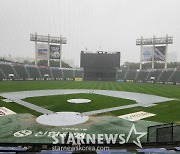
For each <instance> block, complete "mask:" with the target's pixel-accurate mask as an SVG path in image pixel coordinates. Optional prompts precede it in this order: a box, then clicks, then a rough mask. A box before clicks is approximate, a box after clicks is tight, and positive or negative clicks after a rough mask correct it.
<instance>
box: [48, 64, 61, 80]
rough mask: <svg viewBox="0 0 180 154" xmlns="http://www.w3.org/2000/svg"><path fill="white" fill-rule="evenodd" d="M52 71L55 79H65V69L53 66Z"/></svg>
mask: <svg viewBox="0 0 180 154" xmlns="http://www.w3.org/2000/svg"><path fill="white" fill-rule="evenodd" d="M50 70H51V72H52V76H53V78H54V80H56V79H63V78H64V77H63V70H62V69H60V68H57V67H52V68H50Z"/></svg>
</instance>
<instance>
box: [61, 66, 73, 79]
mask: <svg viewBox="0 0 180 154" xmlns="http://www.w3.org/2000/svg"><path fill="white" fill-rule="evenodd" d="M63 74H64V79H67V80H68V79H74V77H75V75H74V71H73V69H71V68H64V69H63Z"/></svg>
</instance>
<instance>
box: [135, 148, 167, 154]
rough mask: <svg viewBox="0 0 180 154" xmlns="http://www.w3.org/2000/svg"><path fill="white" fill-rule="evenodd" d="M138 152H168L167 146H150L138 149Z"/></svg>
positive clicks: (148, 153)
mask: <svg viewBox="0 0 180 154" xmlns="http://www.w3.org/2000/svg"><path fill="white" fill-rule="evenodd" d="M137 152H143V153H147V154H150V153H166V152H168V150H167V149H165V148H150V149H137Z"/></svg>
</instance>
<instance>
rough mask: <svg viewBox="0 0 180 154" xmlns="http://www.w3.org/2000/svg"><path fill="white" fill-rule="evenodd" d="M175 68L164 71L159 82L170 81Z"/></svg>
mask: <svg viewBox="0 0 180 154" xmlns="http://www.w3.org/2000/svg"><path fill="white" fill-rule="evenodd" d="M173 72H174V71H173V70H169V71H166V70H165V71H163V72H162V74H161V76H160V77H159V80H158V82H168V81H169V78H170V77H171V74H172V73H173Z"/></svg>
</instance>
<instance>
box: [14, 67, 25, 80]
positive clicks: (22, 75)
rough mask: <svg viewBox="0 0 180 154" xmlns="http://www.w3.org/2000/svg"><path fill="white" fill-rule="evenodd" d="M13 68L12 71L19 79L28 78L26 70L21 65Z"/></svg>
mask: <svg viewBox="0 0 180 154" xmlns="http://www.w3.org/2000/svg"><path fill="white" fill-rule="evenodd" d="M13 67H14V70H15V71H16V72H17V74H18V78H19V79H26V78H28V74H27V72H26V69H25V67H24V66H23V65H14V66H13Z"/></svg>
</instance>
